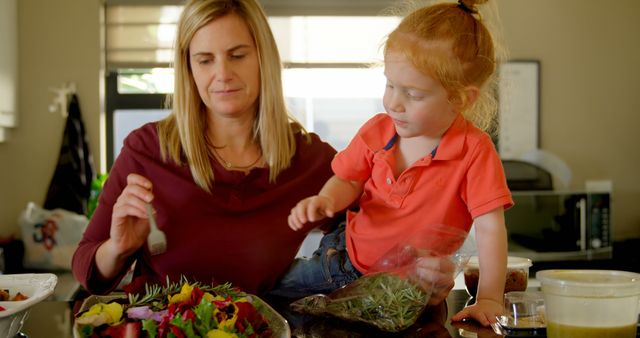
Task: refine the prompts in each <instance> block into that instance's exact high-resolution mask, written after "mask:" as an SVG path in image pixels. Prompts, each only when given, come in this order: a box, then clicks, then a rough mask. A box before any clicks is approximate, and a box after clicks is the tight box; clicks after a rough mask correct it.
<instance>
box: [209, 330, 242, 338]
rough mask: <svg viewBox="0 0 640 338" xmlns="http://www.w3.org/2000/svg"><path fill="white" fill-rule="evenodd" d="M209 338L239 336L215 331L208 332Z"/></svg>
mask: <svg viewBox="0 0 640 338" xmlns="http://www.w3.org/2000/svg"><path fill="white" fill-rule="evenodd" d="M207 338H238V336H236V335H235V334H233V333H229V332H225V331H222V330H218V329H215V330H211V331H209V332H207Z"/></svg>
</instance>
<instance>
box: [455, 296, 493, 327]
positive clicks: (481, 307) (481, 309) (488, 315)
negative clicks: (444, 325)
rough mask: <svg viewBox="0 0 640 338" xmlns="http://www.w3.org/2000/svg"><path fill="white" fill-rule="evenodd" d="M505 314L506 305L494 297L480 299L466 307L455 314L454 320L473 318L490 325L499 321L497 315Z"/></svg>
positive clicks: (484, 324)
mask: <svg viewBox="0 0 640 338" xmlns="http://www.w3.org/2000/svg"><path fill="white" fill-rule="evenodd" d="M502 314H504V305H503V304H502V302H498V301H496V300H494V299H488V298H487V299H478V300H476V303H475V304H473V305H470V306H467V307H465V308H464V309H462V311H460V312H458V313H457V314H456V315H455V316H453V317H451V320H453V321H460V320H463V319H467V318H473V319H475V320H476V321H477V322H478V323H480V324H482V325H483V326H489V325H491V324H492V323H495V322H496V321H497V319H496V316H500V315H502Z"/></svg>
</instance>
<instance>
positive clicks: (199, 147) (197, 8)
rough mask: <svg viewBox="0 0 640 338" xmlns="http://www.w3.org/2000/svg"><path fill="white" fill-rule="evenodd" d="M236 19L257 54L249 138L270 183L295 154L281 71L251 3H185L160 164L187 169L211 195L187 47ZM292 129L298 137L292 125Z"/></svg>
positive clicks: (201, 114) (202, 111)
mask: <svg viewBox="0 0 640 338" xmlns="http://www.w3.org/2000/svg"><path fill="white" fill-rule="evenodd" d="M229 14H235V15H238V16H239V17H240V18H242V19H243V20H244V21H245V23H246V24H247V26H248V28H249V31H250V33H251V36H252V37H253V40H254V43H255V45H256V49H257V53H258V63H259V66H260V94H259V96H258V109H257V112H256V116H255V119H254V125H253V137H254V140H255V142H257V143H258V144H259V146H260V149H261V151H262V155H263V157H264V159H265V161H266V163H267V164H268V166H269V180H270V181H271V182H274V181H275V180H276V177H277V176H278V174H279V173H280V172H282V171H283V170H284V169H286V168H288V167H289V164H290V161H291V158H292V157H293V155H294V154H295V151H296V143H295V138H294V130H293V128H292V126H291V124H290V122H292V118H291V117H290V116H289V114H288V112H287V108H286V104H285V99H284V95H283V92H282V77H281V71H282V65H281V63H280V55H279V53H278V49H277V46H276V42H275V39H274V38H273V33H272V32H271V28H270V27H269V23H268V21H267V18H266V15H265V13H264V11H263V9H262V7H261V6H260V5H259V4H258V2H257V1H256V0H190V1H188V2H187V3H186V4H185V6H184V9H183V12H182V14H181V16H180V19H179V21H178V30H177V35H176V45H175V59H174V69H175V90H174V94H173V97H169V100H168V104H169V105H172V108H173V111H172V112H171V114H170V115H169V116H168V117H167V118H166V119H164V120H162V121H160V123H159V125H158V135H159V139H160V151H161V155H162V158H163V159H164V160H165V161H167V160H168V159H169V158H170V159H171V160H173V161H174V162H176V163H177V164H178V165H181V164H183V163H185V162H186V163H187V164H188V165H189V168H190V169H191V174H192V175H193V178H194V180H195V182H196V184H198V185H199V186H200V187H202V189H204V190H206V191H209V192H210V191H211V188H212V187H213V182H214V175H213V168H212V165H211V158H210V154H209V151H208V148H207V142H206V139H205V135H206V132H207V125H206V124H207V118H206V114H207V109H206V106H205V105H204V103H203V102H202V100H201V98H200V95H199V94H198V89H197V87H196V84H195V81H194V79H193V75H192V73H191V68H190V63H189V44H190V43H191V39H192V38H193V36H194V35H195V33H196V32H197V31H198V30H199V29H200V28H201V27H203V26H205V25H207V24H208V23H210V22H211V21H213V20H216V19H218V18H221V17H224V16H226V15H229ZM294 125H295V127H296V129H300V130H302V131H303V132H304V129H302V127H301V126H300V125H298V124H294Z"/></svg>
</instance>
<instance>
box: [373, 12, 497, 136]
mask: <svg viewBox="0 0 640 338" xmlns="http://www.w3.org/2000/svg"><path fill="white" fill-rule="evenodd" d="M486 1H487V0H460V1H458V3H457V4H455V3H441V4H435V5H431V6H426V7H422V8H418V9H417V10H414V11H413V12H411V13H410V14H409V15H407V16H406V17H405V18H404V19H403V20H402V21H401V22H400V24H399V25H398V27H397V28H396V29H395V30H394V31H393V32H391V34H389V37H388V39H387V41H386V44H385V47H384V53H385V55H386V54H387V53H389V52H391V51H393V52H400V53H403V54H404V55H405V56H407V58H408V59H409V60H411V62H412V63H413V65H414V66H415V67H416V68H418V69H419V70H420V71H422V72H423V73H425V74H428V75H429V76H432V77H433V78H435V79H436V80H438V81H439V82H440V83H441V84H442V85H443V86H444V88H445V89H446V90H447V92H448V93H449V97H450V100H451V102H455V103H457V104H459V106H460V107H462V109H463V110H462V114H463V115H464V117H465V118H467V119H468V120H470V121H471V122H472V123H474V124H475V125H476V126H477V127H478V128H480V129H482V130H485V131H489V132H491V131H492V130H491V129H492V128H493V127H494V125H495V124H494V122H495V120H496V116H497V100H496V87H497V74H496V72H495V70H496V64H497V61H496V51H495V45H494V39H493V38H492V36H491V33H490V32H489V30H488V29H487V27H486V26H485V24H484V23H483V21H482V20H481V18H480V16H479V14H478V11H477V9H476V5H477V4H483V3H485V2H486ZM470 85H473V86H476V87H478V88H479V89H480V95H479V96H478V98H477V99H476V101H475V102H474V103H473V104H469V101H468V97H467V96H466V95H465V91H464V89H465V87H467V86H470Z"/></svg>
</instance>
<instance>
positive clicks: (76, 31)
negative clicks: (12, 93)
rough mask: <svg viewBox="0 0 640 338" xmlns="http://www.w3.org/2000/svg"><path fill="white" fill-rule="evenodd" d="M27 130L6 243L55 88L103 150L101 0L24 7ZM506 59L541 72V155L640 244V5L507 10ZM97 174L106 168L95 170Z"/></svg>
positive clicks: (3, 220) (4, 169) (2, 203)
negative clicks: (596, 183)
mask: <svg viewBox="0 0 640 338" xmlns="http://www.w3.org/2000/svg"><path fill="white" fill-rule="evenodd" d="M18 3H19V7H18V24H19V41H20V42H19V60H20V65H19V80H20V85H19V110H20V124H19V126H18V127H17V128H15V129H14V130H13V132H12V135H11V139H10V140H9V142H7V143H4V144H0V235H2V234H9V233H12V232H16V231H17V228H16V226H15V224H16V219H17V217H18V214H19V213H20V211H21V210H22V208H24V206H25V205H26V203H27V202H28V201H35V202H38V203H42V202H43V200H44V196H45V193H46V189H47V186H48V184H49V180H50V178H51V175H52V173H53V169H54V166H55V161H56V159H57V153H58V150H59V143H60V139H61V136H62V130H63V128H64V120H63V119H62V117H60V116H59V115H55V114H50V113H48V111H47V106H48V104H49V103H50V101H51V99H52V95H51V94H50V93H49V92H48V90H47V88H48V87H50V86H57V85H60V84H62V83H63V82H65V81H74V82H76V84H77V86H78V94H79V97H80V104H81V107H82V112H83V116H84V119H85V123H86V125H87V128H88V130H89V136H90V143H91V146H92V150H93V153H94V156H97V154H98V146H99V143H98V142H99V138H98V134H99V116H100V94H99V83H98V80H99V78H100V47H99V35H100V34H99V29H100V27H99V15H98V12H99V0H84V1H71V0H57V1H48V0H20V1H18ZM498 4H499V7H500V11H501V17H502V21H503V26H504V27H503V29H504V36H505V41H506V42H507V47H508V48H509V50H510V55H511V57H512V58H515V59H536V60H539V61H540V63H541V77H542V84H541V87H542V92H541V109H540V110H541V111H540V114H541V117H540V119H541V126H540V128H541V147H542V148H543V149H545V150H548V151H550V152H552V153H554V154H556V155H558V156H560V157H561V158H563V159H564V160H565V161H567V163H568V164H569V166H570V167H571V168H572V169H573V188H575V189H581V188H583V185H584V181H585V180H588V179H611V180H612V181H613V185H614V191H613V194H614V195H613V217H614V219H613V225H614V237H615V238H616V239H623V238H629V237H640V208H639V207H638V206H637V201H640V178H638V176H637V175H638V174H637V173H638V172H639V170H638V168H640V133H639V132H638V127H640V100H638V98H637V97H636V95H638V94H637V92H638V91H639V90H638V89H640V85H638V79H639V78H640V62H639V60H640V44H639V43H638V36H640V20H638V13H640V1H637V0H612V1H599V0H562V1H558V0H500V1H498ZM95 160H96V166H97V165H98V159H97V158H96V159H95Z"/></svg>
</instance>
